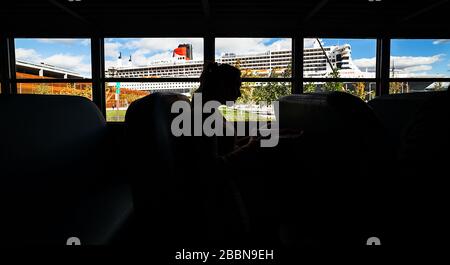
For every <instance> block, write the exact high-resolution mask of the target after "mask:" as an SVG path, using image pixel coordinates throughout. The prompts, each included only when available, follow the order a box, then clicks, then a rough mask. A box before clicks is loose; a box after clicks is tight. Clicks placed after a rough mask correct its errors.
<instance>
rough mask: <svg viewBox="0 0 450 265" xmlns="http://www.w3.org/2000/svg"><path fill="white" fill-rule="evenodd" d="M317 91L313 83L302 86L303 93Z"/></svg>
mask: <svg viewBox="0 0 450 265" xmlns="http://www.w3.org/2000/svg"><path fill="white" fill-rule="evenodd" d="M316 91H317V86H316V85H315V84H314V83H305V84H304V85H303V92H304V93H314V92H316Z"/></svg>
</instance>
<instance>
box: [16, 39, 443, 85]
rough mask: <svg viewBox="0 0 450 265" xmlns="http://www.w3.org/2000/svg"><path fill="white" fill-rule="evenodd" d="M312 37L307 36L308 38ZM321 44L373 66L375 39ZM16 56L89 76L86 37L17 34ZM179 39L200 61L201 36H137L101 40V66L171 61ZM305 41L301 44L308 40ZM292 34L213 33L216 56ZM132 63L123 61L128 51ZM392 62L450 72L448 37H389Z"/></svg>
mask: <svg viewBox="0 0 450 265" xmlns="http://www.w3.org/2000/svg"><path fill="white" fill-rule="evenodd" d="M311 40H312V39H309V41H311ZM322 41H323V44H324V45H325V46H330V45H342V44H350V45H351V46H352V57H353V60H354V62H355V64H356V65H357V66H358V67H360V68H361V70H363V71H365V70H366V69H368V70H369V71H372V70H373V69H374V68H375V54H376V41H375V40H374V39H322ZM15 43H16V58H17V59H20V60H27V61H32V62H36V63H39V62H45V63H48V64H53V65H56V66H60V67H63V68H68V69H71V70H74V71H76V72H79V73H81V74H83V75H85V76H86V77H90V76H91V69H90V65H91V56H90V41H89V39H16V42H15ZM180 43H192V44H193V52H194V59H195V60H203V40H202V39H201V38H140V39H106V40H105V57H106V66H107V67H108V66H115V65H117V56H118V54H119V52H122V58H123V60H122V64H123V65H124V66H126V65H133V66H137V65H146V64H149V63H151V62H152V61H161V60H170V58H171V57H172V50H173V49H174V48H176V47H177V46H178V44H180ZM307 43H308V39H306V40H305V46H307V45H308V44H307ZM291 48H292V45H291V39H288V38H286V39H281V38H218V39H216V52H215V53H216V56H220V55H221V54H223V53H225V52H233V53H237V54H242V53H260V52H265V51H267V50H277V49H283V50H284V49H291ZM130 55H131V56H132V59H133V60H132V62H131V63H129V62H128V58H129V56H130ZM391 56H392V57H391V62H393V64H394V65H395V69H396V71H398V72H399V73H401V74H403V76H410V77H416V76H417V77H420V76H439V77H450V71H449V70H450V41H449V40H435V39H430V40H393V41H392V44H391Z"/></svg>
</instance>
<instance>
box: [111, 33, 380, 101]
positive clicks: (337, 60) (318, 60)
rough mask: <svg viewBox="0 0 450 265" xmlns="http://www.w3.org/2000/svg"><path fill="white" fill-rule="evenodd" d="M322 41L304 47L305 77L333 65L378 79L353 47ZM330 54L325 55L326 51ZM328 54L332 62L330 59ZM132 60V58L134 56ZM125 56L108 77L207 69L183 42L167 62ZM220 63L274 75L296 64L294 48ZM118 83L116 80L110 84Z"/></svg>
mask: <svg viewBox="0 0 450 265" xmlns="http://www.w3.org/2000/svg"><path fill="white" fill-rule="evenodd" d="M320 46H321V44H319V43H318V41H316V42H315V44H314V45H313V46H312V47H310V48H305V49H304V76H305V77H312V78H318V77H329V76H330V74H331V73H332V71H333V70H332V67H331V66H330V63H331V65H332V66H333V68H335V69H339V74H340V77H343V78H374V77H375V73H373V72H368V71H365V72H363V71H361V70H360V69H359V68H358V67H357V66H356V65H355V64H354V63H353V61H352V57H351V46H350V45H349V44H344V45H340V46H325V47H323V50H322V48H321V47H320ZM323 51H325V52H326V54H324V52H323ZM327 56H328V59H329V60H330V63H328V62H327ZM130 60H131V57H130ZM122 61H123V59H122V55H121V54H120V55H119V57H118V59H117V64H116V66H114V67H110V68H108V69H107V70H106V77H108V78H174V77H175V78H191V77H194V78H195V77H199V76H200V74H201V72H202V69H203V63H204V62H203V60H195V58H193V57H192V45H191V44H180V45H179V46H178V47H177V48H176V49H174V51H173V57H172V58H171V59H170V60H167V61H155V62H152V63H151V64H149V65H145V66H126V67H123V66H122ZM216 62H218V63H226V64H231V65H235V66H238V67H239V68H240V69H241V70H242V71H243V75H244V76H247V77H271V76H273V75H274V74H277V75H282V74H283V73H284V72H285V71H286V69H288V67H289V66H290V64H291V63H292V51H291V50H277V51H271V50H268V51H266V52H264V53H258V54H235V53H223V54H221V55H220V56H219V57H216ZM109 85H110V86H115V83H111V84H109ZM120 87H123V88H127V89H131V90H143V91H152V92H156V91H172V92H179V93H188V92H190V91H191V90H192V89H195V88H196V87H198V83H195V82H173V83H172V82H148V83H142V82H123V83H121V84H120Z"/></svg>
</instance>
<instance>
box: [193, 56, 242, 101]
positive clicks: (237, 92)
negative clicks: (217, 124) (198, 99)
mask: <svg viewBox="0 0 450 265" xmlns="http://www.w3.org/2000/svg"><path fill="white" fill-rule="evenodd" d="M196 92H198V93H202V97H203V102H207V101H210V100H215V101H219V102H220V103H221V104H225V103H226V101H236V99H237V98H238V97H240V96H241V71H239V69H237V68H236V67H233V66H231V65H229V64H217V63H210V64H208V65H207V66H206V67H205V69H204V70H203V73H202V75H201V76H200V87H199V88H198V90H197V91H196Z"/></svg>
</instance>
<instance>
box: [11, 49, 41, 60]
mask: <svg viewBox="0 0 450 265" xmlns="http://www.w3.org/2000/svg"><path fill="white" fill-rule="evenodd" d="M41 59H42V58H41V56H40V55H39V54H38V52H36V50H34V49H25V48H16V60H24V61H31V62H35V63H39V62H40V60H41Z"/></svg>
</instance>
